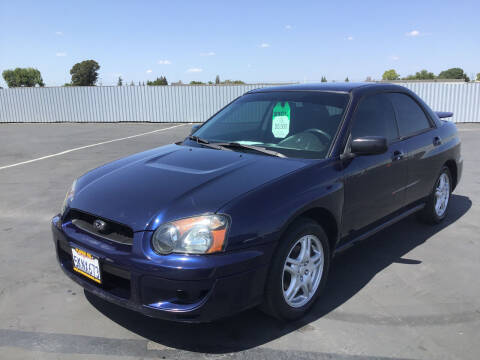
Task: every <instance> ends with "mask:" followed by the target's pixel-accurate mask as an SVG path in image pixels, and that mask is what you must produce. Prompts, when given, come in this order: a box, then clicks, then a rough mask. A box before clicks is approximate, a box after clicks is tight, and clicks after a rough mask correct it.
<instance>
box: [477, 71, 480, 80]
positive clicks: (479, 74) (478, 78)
mask: <svg viewBox="0 0 480 360" xmlns="http://www.w3.org/2000/svg"><path fill="white" fill-rule="evenodd" d="M477 81H480V73H478V74H477Z"/></svg>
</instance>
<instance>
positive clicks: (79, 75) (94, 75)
mask: <svg viewBox="0 0 480 360" xmlns="http://www.w3.org/2000/svg"><path fill="white" fill-rule="evenodd" d="M99 69H100V65H98V63H97V62H96V61H95V60H85V61H82V62H79V63H77V64H75V65H73V67H72V69H71V70H70V75H72V85H73V86H95V84H96V83H97V80H98V70H99Z"/></svg>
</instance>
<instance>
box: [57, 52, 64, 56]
mask: <svg viewBox="0 0 480 360" xmlns="http://www.w3.org/2000/svg"><path fill="white" fill-rule="evenodd" d="M55 55H56V56H67V53H66V52H57V53H56V54H55Z"/></svg>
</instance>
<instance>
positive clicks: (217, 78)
mask: <svg viewBox="0 0 480 360" xmlns="http://www.w3.org/2000/svg"><path fill="white" fill-rule="evenodd" d="M219 84H220V76H219V75H217V76H215V85H219Z"/></svg>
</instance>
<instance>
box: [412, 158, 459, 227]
mask: <svg viewBox="0 0 480 360" xmlns="http://www.w3.org/2000/svg"><path fill="white" fill-rule="evenodd" d="M451 195H452V176H451V174H450V170H449V169H448V167H446V166H444V167H443V168H442V170H441V171H440V175H438V178H437V180H436V181H435V186H434V188H433V191H432V193H431V194H430V195H429V197H428V200H427V203H426V205H425V207H424V208H423V210H422V212H421V213H420V218H421V219H422V220H423V221H424V222H426V223H429V224H438V223H440V222H441V221H442V220H443V219H445V217H446V216H447V213H448V205H449V203H450V196H451Z"/></svg>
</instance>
